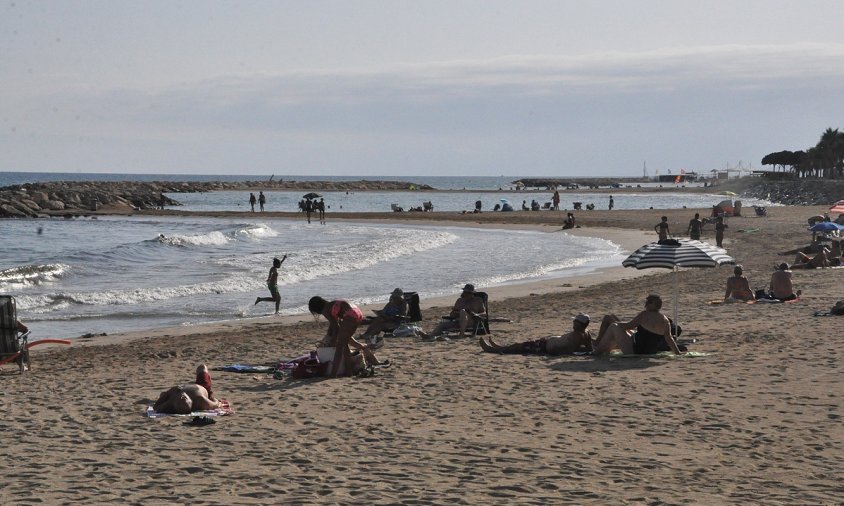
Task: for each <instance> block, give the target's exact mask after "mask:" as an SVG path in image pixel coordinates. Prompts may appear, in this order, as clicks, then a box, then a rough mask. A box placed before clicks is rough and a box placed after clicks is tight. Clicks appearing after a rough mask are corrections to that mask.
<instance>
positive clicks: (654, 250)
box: [621, 239, 736, 325]
mask: <svg viewBox="0 0 844 506" xmlns="http://www.w3.org/2000/svg"><path fill="white" fill-rule="evenodd" d="M734 263H736V261H735V260H734V259H733V257H731V256H730V255H728V254H727V250H725V249H723V248H719V247H717V246H712V245H711V244H708V243H705V242H702V241H695V240H693V239H665V240H662V241H657V242H652V243H649V244H645V245H644V246H642V247H641V248H639V249H637V250H636V251H634V252H633V254H631V255H630V256H629V257H627V258H626V259H625V260H624V261H623V262H621V265H623V266H624V267H635V268H636V269H660V268H661V269H672V270H674V324H675V325H679V320H678V319H677V299H678V298H679V297H678V293H677V292H678V291H679V283H680V280H679V277H678V276H677V270H678V268H679V267H717V266H719V265H725V264H734Z"/></svg>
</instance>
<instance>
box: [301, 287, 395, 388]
mask: <svg viewBox="0 0 844 506" xmlns="http://www.w3.org/2000/svg"><path fill="white" fill-rule="evenodd" d="M308 310H309V311H310V312H311V314H312V315H314V316H315V317H316V316H318V315H322V316H324V317H325V319H326V320H328V331H326V333H325V337H324V338H323V340H322V346H325V347H334V349H335V351H334V359H333V360H332V361H331V366H330V367H329V370H328V376H329V377H331V378H335V377H337V376H350V375H352V373H354V372H355V370H356V369H358V368H360V366H359V365H358V366H357V367H356V366H355V360H354V358H353V355H352V348H354V349H355V350H356V351H357V352H360V354H361V355H363V358H364V364H363V367H366V366H371V365H382V364H381V362H379V361H378V359H377V358H375V355H374V354H373V353H372V350H371V349H370V348H369V345H367V344H363V343H360V342H358V341H357V340H355V338H354V335H355V332H356V331H357V329H358V326H359V325H360V324H361V322H363V312H362V311H361V310H360V309H359V308H358V307H357V306H355V305H354V304H352V303H350V302H347V301H345V300H342V299H337V300H333V301H327V300H325V299H323V298H322V297H320V296H318V295H317V296H314V297H311V300H309V301H308Z"/></svg>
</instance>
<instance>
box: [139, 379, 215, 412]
mask: <svg viewBox="0 0 844 506" xmlns="http://www.w3.org/2000/svg"><path fill="white" fill-rule="evenodd" d="M219 407H220V401H217V400H211V399H209V398H208V390H206V389H205V387H203V386H202V385H197V384H196V383H190V384H187V385H178V386H175V387H172V388H169V389H167V390H165V391H163V392H161V395H160V396H159V397H158V400H157V401H155V404H153V406H152V409H154V410H155V411H157V412H159V413H169V414H171V415H175V414H179V415H187V414H190V413H191V412H193V411H209V410H212V409H217V408H219Z"/></svg>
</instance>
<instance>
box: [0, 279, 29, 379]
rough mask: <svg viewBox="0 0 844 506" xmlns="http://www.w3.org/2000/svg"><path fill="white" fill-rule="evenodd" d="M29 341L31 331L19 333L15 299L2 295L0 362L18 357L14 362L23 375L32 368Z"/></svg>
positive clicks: (0, 296)
mask: <svg viewBox="0 0 844 506" xmlns="http://www.w3.org/2000/svg"><path fill="white" fill-rule="evenodd" d="M28 341H29V331H27V332H23V333H21V332H18V317H17V308H16V306H15V298H14V297H12V296H11V295H0V362H3V361H4V359H10V358H11V357H14V356H16V355H17V358H15V359H14V360H15V362H16V363H17V364H18V366H19V367H20V372H21V374H23V372H24V371H25V370H27V369H29V368H30V367H31V364H30V360H29V349H28V348H27V344H28Z"/></svg>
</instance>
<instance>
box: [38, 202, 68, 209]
mask: <svg viewBox="0 0 844 506" xmlns="http://www.w3.org/2000/svg"><path fill="white" fill-rule="evenodd" d="M43 209H47V210H50V211H63V210H64V209H65V205H64V202H62V201H60V200H48V201H47V202H44V206H43Z"/></svg>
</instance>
